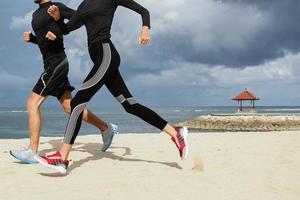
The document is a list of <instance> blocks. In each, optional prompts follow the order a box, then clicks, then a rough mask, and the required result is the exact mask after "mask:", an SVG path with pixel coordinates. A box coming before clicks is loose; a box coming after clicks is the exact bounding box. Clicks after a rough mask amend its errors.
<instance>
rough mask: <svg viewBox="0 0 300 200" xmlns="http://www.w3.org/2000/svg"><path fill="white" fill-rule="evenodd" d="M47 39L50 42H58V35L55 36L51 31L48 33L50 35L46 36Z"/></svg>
mask: <svg viewBox="0 0 300 200" xmlns="http://www.w3.org/2000/svg"><path fill="white" fill-rule="evenodd" d="M46 38H47V39H48V40H51V41H54V40H56V35H54V34H53V33H52V32H51V31H48V33H47V34H46Z"/></svg>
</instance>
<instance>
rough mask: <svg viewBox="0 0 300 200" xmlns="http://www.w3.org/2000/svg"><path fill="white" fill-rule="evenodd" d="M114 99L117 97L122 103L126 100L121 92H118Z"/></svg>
mask: <svg viewBox="0 0 300 200" xmlns="http://www.w3.org/2000/svg"><path fill="white" fill-rule="evenodd" d="M116 99H117V100H118V101H119V102H120V103H124V101H126V98H125V97H124V96H123V94H120V95H119V96H117V97H116Z"/></svg>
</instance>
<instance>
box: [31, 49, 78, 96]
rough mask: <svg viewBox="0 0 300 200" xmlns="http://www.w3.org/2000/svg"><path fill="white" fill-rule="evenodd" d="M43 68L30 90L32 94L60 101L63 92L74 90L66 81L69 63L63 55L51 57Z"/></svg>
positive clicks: (67, 80)
mask: <svg viewBox="0 0 300 200" xmlns="http://www.w3.org/2000/svg"><path fill="white" fill-rule="evenodd" d="M44 68H45V71H44V72H43V73H42V75H41V76H40V78H39V80H38V81H37V83H36V85H35V86H34V88H33V90H32V91H33V92H34V93H36V94H39V95H41V96H49V95H50V96H54V97H57V98H58V99H60V98H61V97H62V95H63V94H64V93H65V91H70V92H72V91H73V90H74V89H75V88H74V87H72V86H71V84H70V82H69V79H68V72H69V62H68V59H67V57H66V55H65V54H61V55H57V56H53V57H52V58H51V59H49V60H48V61H46V62H45V66H44Z"/></svg>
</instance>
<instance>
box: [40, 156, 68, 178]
mask: <svg viewBox="0 0 300 200" xmlns="http://www.w3.org/2000/svg"><path fill="white" fill-rule="evenodd" d="M34 159H35V160H36V161H38V162H39V163H40V164H42V165H44V166H45V167H48V168H50V169H54V170H55V171H58V172H59V173H61V174H66V173H67V170H66V169H65V168H64V167H60V166H54V165H49V164H48V163H47V161H45V159H43V158H41V157H40V156H38V155H35V156H34Z"/></svg>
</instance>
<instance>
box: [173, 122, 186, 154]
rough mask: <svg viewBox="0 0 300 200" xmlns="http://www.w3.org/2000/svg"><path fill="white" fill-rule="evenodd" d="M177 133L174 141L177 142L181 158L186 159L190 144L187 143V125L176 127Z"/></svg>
mask: <svg viewBox="0 0 300 200" xmlns="http://www.w3.org/2000/svg"><path fill="white" fill-rule="evenodd" d="M175 129H176V131H177V135H176V136H175V137H172V138H171V139H172V141H173V142H174V143H175V144H176V146H177V148H178V150H179V154H180V158H181V160H185V159H186V158H187V156H188V145H187V135H188V129H187V127H175Z"/></svg>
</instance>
